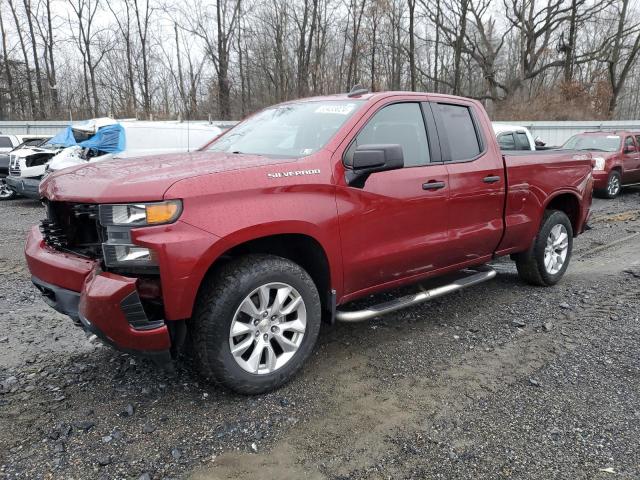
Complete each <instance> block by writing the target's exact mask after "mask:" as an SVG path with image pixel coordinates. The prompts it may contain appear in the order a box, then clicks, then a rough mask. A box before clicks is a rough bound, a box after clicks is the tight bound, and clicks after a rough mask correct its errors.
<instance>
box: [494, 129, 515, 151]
mask: <svg viewBox="0 0 640 480" xmlns="http://www.w3.org/2000/svg"><path fill="white" fill-rule="evenodd" d="M498 144H499V145H500V149H501V150H515V149H516V141H515V140H514V139H513V133H511V132H509V133H501V134H500V135H498Z"/></svg>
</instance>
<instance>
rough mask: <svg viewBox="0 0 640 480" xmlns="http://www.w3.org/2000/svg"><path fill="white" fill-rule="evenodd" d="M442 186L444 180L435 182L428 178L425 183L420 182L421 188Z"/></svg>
mask: <svg viewBox="0 0 640 480" xmlns="http://www.w3.org/2000/svg"><path fill="white" fill-rule="evenodd" d="M441 188H444V182H436V181H434V180H430V181H428V182H427V183H423V184H422V189H423V190H440V189H441Z"/></svg>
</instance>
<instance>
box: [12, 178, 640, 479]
mask: <svg viewBox="0 0 640 480" xmlns="http://www.w3.org/2000/svg"><path fill="white" fill-rule="evenodd" d="M41 214H42V211H41V207H39V205H38V204H37V203H35V202H30V201H25V200H15V201H11V202H5V203H3V204H1V205H0V231H1V235H0V312H1V313H0V316H1V319H2V320H1V322H0V324H1V325H2V327H3V328H2V333H0V478H8V479H14V478H16V479H17V478H29V479H31V478H65V479H68V478H126V479H129V478H131V479H138V478H148V479H152V478H153V479H160V478H185V477H193V478H200V479H226V478H247V479H248V478H256V477H257V478H281V479H298V478H301V477H303V476H304V477H307V478H310V479H314V478H328V479H352V478H353V479H359V478H367V479H369V478H372V479H378V478H379V479H383V478H384V479H388V478H393V479H395V478H416V479H417V478H491V479H493V478H544V479H548V478H629V479H631V478H639V477H640V442H638V438H640V407H639V405H640V357H639V355H638V351H640V348H639V347H640V335H639V333H640V318H639V317H640V294H638V290H639V288H640V250H638V248H637V247H638V245H639V244H640V236H634V235H635V234H636V233H640V188H629V189H627V190H626V191H625V193H624V195H622V196H621V197H620V198H619V199H616V200H613V201H601V200H596V203H595V204H594V217H593V224H592V225H593V227H594V228H593V230H591V231H589V232H587V233H586V234H584V235H582V236H580V237H578V239H577V240H576V243H575V250H574V257H573V259H572V264H571V267H570V269H569V272H568V274H567V276H566V278H565V279H564V281H563V282H561V283H560V284H559V285H557V286H556V287H554V288H550V289H541V288H534V287H529V286H527V285H525V284H523V283H522V282H520V281H519V280H518V278H517V275H516V273H515V268H514V266H513V264H512V263H511V262H509V261H507V260H503V261H499V262H496V264H495V268H496V269H497V270H498V272H499V275H498V277H497V278H496V279H495V280H493V281H491V282H488V283H485V284H482V285H479V286H477V287H474V288H472V289H469V290H466V291H464V292H461V293H458V294H455V295H452V296H450V297H446V298H441V299H438V300H437V301H434V302H431V303H429V304H425V305H422V306H419V307H416V308H413V309H408V310H405V311H401V312H398V313H396V314H392V315H389V316H388V317H384V318H382V319H378V320H375V321H372V322H370V323H365V324H357V325H347V324H339V325H336V326H335V327H333V328H324V329H323V331H322V332H321V335H320V339H319V344H318V346H317V348H316V349H315V352H314V354H313V356H312V358H311V360H310V361H309V362H308V364H307V365H306V366H305V368H304V369H303V371H302V372H301V373H300V374H299V375H298V376H297V377H296V378H295V379H294V380H293V381H292V382H291V383H290V384H288V385H286V386H285V387H283V388H281V389H280V390H278V391H277V392H273V393H270V394H267V395H263V396H259V397H242V396H237V395H234V394H231V393H229V392H226V391H223V390H221V389H218V388H216V387H213V386H210V385H207V384H203V383H202V382H201V381H200V380H199V379H198V377H197V376H195V375H194V374H193V372H192V371H191V369H190V368H189V365H188V364H184V363H180V364H178V366H177V369H176V372H162V371H159V370H157V369H156V368H155V367H153V366H152V365H151V364H149V363H147V362H146V361H143V360H140V359H136V358H132V357H130V356H128V355H125V354H120V353H117V352H115V351H113V350H111V349H109V348H108V347H103V346H101V345H100V344H95V343H91V342H89V341H88V340H87V338H86V336H85V335H84V334H83V333H82V332H81V331H80V330H79V329H77V328H75V327H73V325H72V324H71V322H70V321H69V320H68V319H66V318H65V317H63V316H60V315H57V314H55V313H53V312H52V311H51V310H50V309H48V307H46V305H45V304H44V303H43V302H42V301H41V300H40V299H39V297H38V295H37V294H36V292H35V290H34V289H33V288H32V287H31V285H30V282H29V276H28V272H27V270H26V268H25V266H24V262H23V259H22V243H23V239H24V235H25V233H26V231H27V230H28V228H30V225H33V224H35V223H37V221H38V220H39V219H40V217H41Z"/></svg>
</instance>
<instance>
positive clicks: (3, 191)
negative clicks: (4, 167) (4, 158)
mask: <svg viewBox="0 0 640 480" xmlns="http://www.w3.org/2000/svg"><path fill="white" fill-rule="evenodd" d="M12 194H13V191H12V190H11V189H10V188H9V186H8V185H7V184H6V183H4V182H2V183H0V198H9V197H10V196H11V195H12Z"/></svg>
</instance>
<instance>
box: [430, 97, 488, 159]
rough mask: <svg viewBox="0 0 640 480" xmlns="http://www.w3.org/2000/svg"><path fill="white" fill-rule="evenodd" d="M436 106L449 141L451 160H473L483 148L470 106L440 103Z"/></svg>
mask: <svg viewBox="0 0 640 480" xmlns="http://www.w3.org/2000/svg"><path fill="white" fill-rule="evenodd" d="M436 108H437V110H438V112H439V114H440V119H441V122H442V126H443V127H444V130H445V132H446V136H447V139H448V142H449V153H450V156H451V158H450V160H451V161H453V162H455V161H460V160H471V159H473V158H474V157H476V156H478V155H479V154H480V152H481V151H482V149H481V148H480V139H479V138H478V132H477V131H476V126H475V124H474V121H473V117H472V115H471V110H470V109H469V107H467V106H465V105H452V104H448V103H438V104H436ZM441 140H442V139H441Z"/></svg>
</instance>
